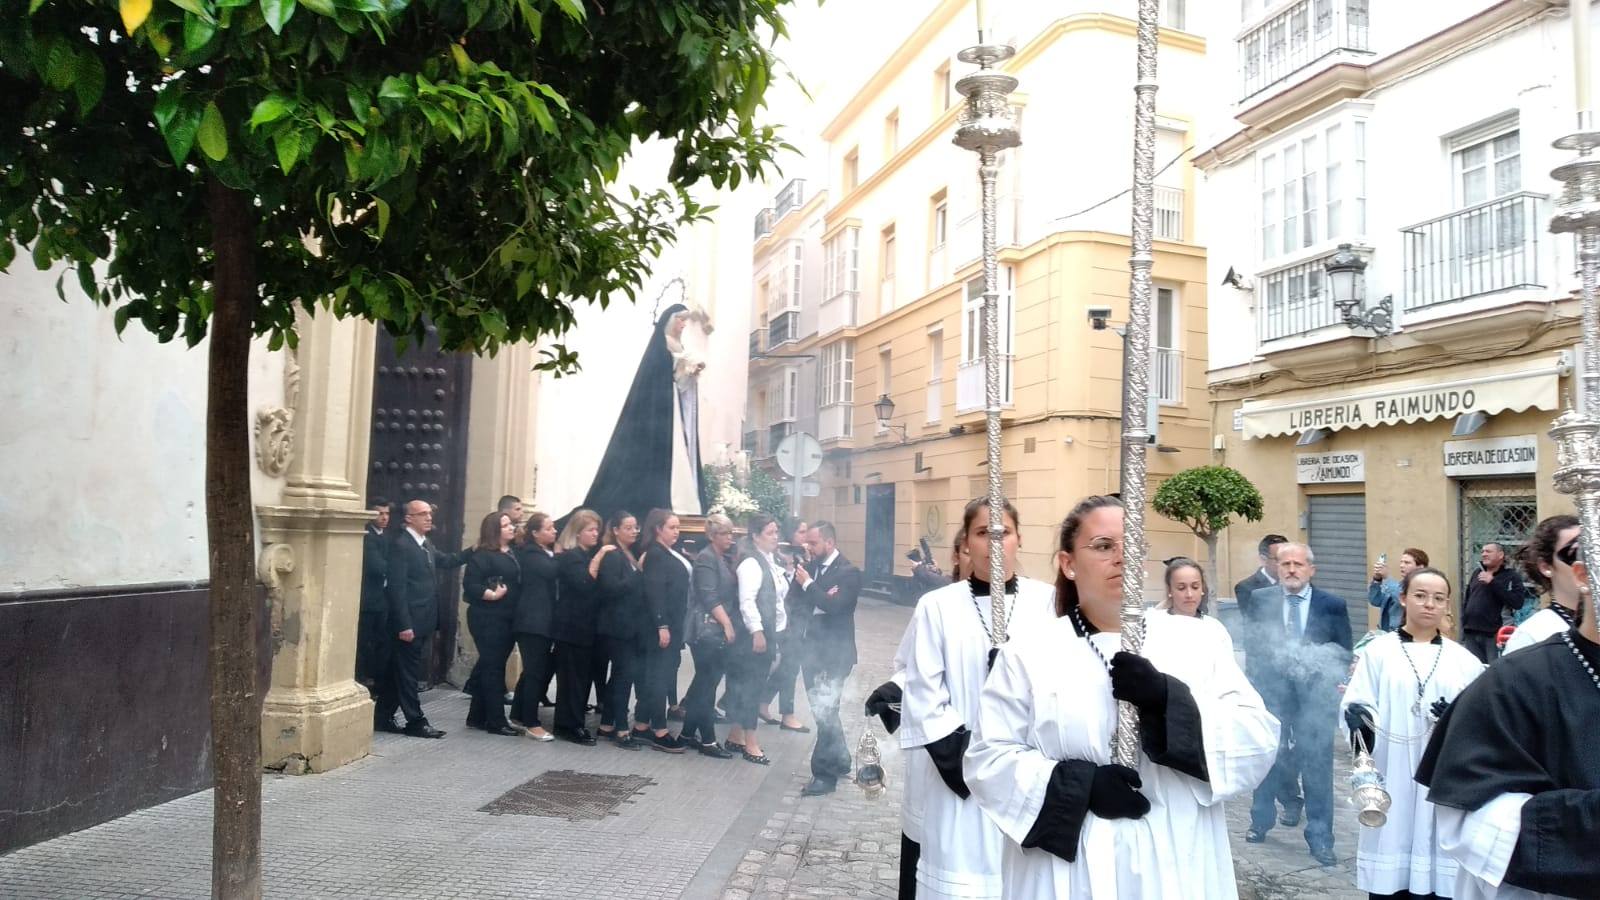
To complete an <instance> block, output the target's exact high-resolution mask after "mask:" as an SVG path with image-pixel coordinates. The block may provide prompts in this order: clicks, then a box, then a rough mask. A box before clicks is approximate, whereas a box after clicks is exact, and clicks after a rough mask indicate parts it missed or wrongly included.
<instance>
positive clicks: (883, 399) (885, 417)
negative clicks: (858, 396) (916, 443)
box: [872, 394, 911, 444]
mask: <svg viewBox="0 0 1600 900" xmlns="http://www.w3.org/2000/svg"><path fill="white" fill-rule="evenodd" d="M872 414H873V415H875V416H877V417H878V430H879V431H893V430H895V429H899V430H900V443H902V444H904V443H906V442H907V441H910V440H911V438H910V436H909V435H908V434H907V433H906V426H904V425H890V424H889V420H890V419H892V418H894V401H893V400H890V399H889V395H888V394H881V395H879V397H878V402H876V403H874V404H872Z"/></svg>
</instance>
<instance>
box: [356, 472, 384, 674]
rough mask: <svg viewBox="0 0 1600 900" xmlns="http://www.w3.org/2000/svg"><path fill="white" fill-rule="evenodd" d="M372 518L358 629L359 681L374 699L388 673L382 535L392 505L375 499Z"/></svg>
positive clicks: (363, 550)
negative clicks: (379, 685)
mask: <svg viewBox="0 0 1600 900" xmlns="http://www.w3.org/2000/svg"><path fill="white" fill-rule="evenodd" d="M367 508H368V509H370V510H372V513H373V518H372V521H371V522H368V523H367V528H366V534H364V535H363V536H362V539H361V618H360V623H359V624H358V625H357V626H356V681H358V682H360V683H361V684H364V685H366V686H367V689H368V690H370V691H372V695H373V697H377V695H378V682H379V681H380V680H381V679H382V678H383V676H384V675H385V674H386V673H387V672H388V671H389V642H390V640H391V639H392V638H391V637H390V635H389V624H388V623H389V599H388V598H387V597H385V596H384V593H383V587H384V584H385V582H386V580H387V573H388V569H389V547H388V545H387V544H386V543H385V542H384V536H383V532H384V531H385V530H386V529H388V527H389V501H387V500H385V499H383V498H382V497H373V498H372V502H370V503H368V504H367Z"/></svg>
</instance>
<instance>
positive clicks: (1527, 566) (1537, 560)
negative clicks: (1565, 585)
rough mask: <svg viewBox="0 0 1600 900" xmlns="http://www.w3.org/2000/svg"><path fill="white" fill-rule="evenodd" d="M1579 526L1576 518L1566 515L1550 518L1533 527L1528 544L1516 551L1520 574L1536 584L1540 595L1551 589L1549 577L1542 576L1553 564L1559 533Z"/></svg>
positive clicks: (1579, 523) (1559, 537) (1559, 538)
mask: <svg viewBox="0 0 1600 900" xmlns="http://www.w3.org/2000/svg"><path fill="white" fill-rule="evenodd" d="M1581 524H1582V523H1581V522H1580V521H1578V517H1577V516H1572V515H1566V514H1562V515H1559V516H1551V517H1549V518H1548V519H1545V520H1544V521H1543V522H1540V523H1539V524H1538V525H1536V526H1534V529H1533V534H1532V535H1530V536H1529V537H1528V542H1527V543H1525V544H1523V545H1522V548H1521V549H1519V550H1518V551H1517V562H1518V563H1520V564H1521V566H1522V574H1523V575H1524V576H1526V578H1527V579H1528V580H1529V581H1531V582H1533V583H1534V584H1537V585H1538V586H1539V590H1540V592H1541V593H1549V591H1550V588H1551V585H1550V577H1549V576H1548V575H1546V574H1544V567H1545V566H1549V565H1554V564H1555V558H1556V543H1557V542H1558V541H1560V540H1561V532H1563V531H1566V530H1567V529H1568V528H1577V527H1579V526H1580V525H1581Z"/></svg>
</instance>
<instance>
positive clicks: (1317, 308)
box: [1256, 254, 1341, 343]
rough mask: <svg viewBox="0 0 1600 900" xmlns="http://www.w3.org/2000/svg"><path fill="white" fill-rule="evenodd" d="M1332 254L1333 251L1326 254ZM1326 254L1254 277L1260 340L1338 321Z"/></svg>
mask: <svg viewBox="0 0 1600 900" xmlns="http://www.w3.org/2000/svg"><path fill="white" fill-rule="evenodd" d="M1329 256H1332V254H1329ZM1327 261H1328V257H1322V258H1319V259H1313V260H1309V261H1307V262H1303V263H1300V264H1298V265H1294V266H1289V267H1287V268H1283V269H1278V270H1276V271H1273V272H1268V273H1267V274H1265V275H1262V276H1261V277H1260V278H1259V279H1257V282H1256V284H1257V287H1256V291H1257V295H1258V297H1260V298H1261V299H1260V300H1259V301H1258V302H1260V304H1261V311H1260V313H1259V314H1258V315H1257V316H1256V320H1257V321H1258V322H1259V323H1260V329H1261V342H1262V343H1266V342H1267V341H1275V340H1278V339H1279V338H1286V337H1291V336H1294V335H1298V334H1305V333H1307V332H1310V331H1315V330H1317V329H1318V328H1323V327H1325V326H1328V325H1332V324H1334V323H1335V322H1339V321H1341V318H1340V316H1339V311H1338V310H1337V309H1335V308H1334V306H1333V297H1332V296H1331V295H1330V294H1329V293H1328V290H1327V274H1326V273H1325V272H1324V271H1323V266H1324V264H1326V263H1327Z"/></svg>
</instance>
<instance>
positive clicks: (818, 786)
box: [800, 778, 839, 797]
mask: <svg viewBox="0 0 1600 900" xmlns="http://www.w3.org/2000/svg"><path fill="white" fill-rule="evenodd" d="M838 789H839V785H838V782H834V781H827V780H825V779H822V778H813V779H811V781H810V782H808V783H807V784H806V786H805V787H803V788H801V789H800V796H802V797H821V796H822V795H823V794H831V793H833V792H834V791H836V790H838Z"/></svg>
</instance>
